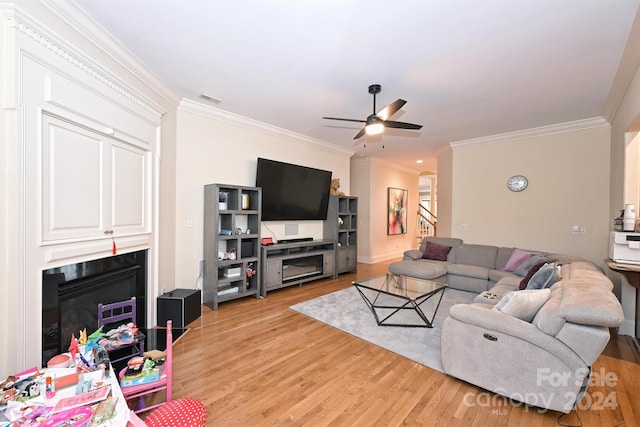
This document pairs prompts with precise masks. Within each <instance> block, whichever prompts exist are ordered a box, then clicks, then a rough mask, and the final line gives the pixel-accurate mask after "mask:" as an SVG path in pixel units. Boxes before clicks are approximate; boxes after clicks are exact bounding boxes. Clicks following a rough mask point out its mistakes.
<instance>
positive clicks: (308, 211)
mask: <svg viewBox="0 0 640 427" xmlns="http://www.w3.org/2000/svg"><path fill="white" fill-rule="evenodd" d="M256 187H262V220H263V221H289V220H325V219H327V206H328V205H329V190H330V187H331V171H325V170H322V169H314V168H310V167H305V166H299V165H293V164H290V163H283V162H278V161H275V160H269V159H263V158H260V157H258V168H257V171H256Z"/></svg>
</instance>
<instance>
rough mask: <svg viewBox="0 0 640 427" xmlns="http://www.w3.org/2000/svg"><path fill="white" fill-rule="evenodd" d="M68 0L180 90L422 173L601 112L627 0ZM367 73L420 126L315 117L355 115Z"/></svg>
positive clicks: (402, 117) (367, 109)
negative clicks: (496, 140)
mask: <svg viewBox="0 0 640 427" xmlns="http://www.w3.org/2000/svg"><path fill="white" fill-rule="evenodd" d="M74 1H75V3H76V4H77V5H78V6H80V7H81V8H82V9H84V10H85V11H86V12H87V13H88V14H89V15H91V16H92V17H93V19H95V20H96V21H97V22H98V23H99V24H100V25H101V26H103V27H104V28H105V29H106V30H107V31H108V32H110V33H111V34H112V35H113V36H114V37H115V38H117V39H118V40H119V41H120V42H121V43H122V44H123V45H124V46H126V47H127V48H128V49H129V50H130V51H131V52H132V53H133V54H134V55H135V56H137V57H138V58H139V59H140V60H141V61H142V62H144V63H145V64H146V66H147V67H149V68H150V69H151V70H152V71H153V72H154V73H155V74H157V76H158V77H159V78H160V79H161V80H163V81H164V82H165V83H166V85H167V86H168V87H170V88H171V89H172V90H173V91H174V92H175V93H176V94H178V95H180V96H182V97H184V98H188V99H192V100H198V96H199V95H200V94H202V93H204V94H206V95H209V96H211V97H214V98H218V99H220V100H222V102H220V103H219V104H211V105H214V106H215V107H216V108H220V109H222V110H226V111H230V112H232V113H235V114H239V115H241V116H245V117H249V118H252V119H255V120H258V121H261V122H265V123H268V124H271V125H274V126H278V127H281V128H284V129H287V130H290V131H294V132H297V133H299V134H302V135H306V136H309V137H312V138H315V139H318V140H321V141H325V142H329V143H332V144H337V145H340V146H343V147H346V148H349V149H353V150H354V151H356V152H357V154H356V155H365V156H374V157H380V158H383V159H385V160H387V161H390V162H393V163H397V164H400V165H403V166H406V167H409V168H411V169H414V170H417V171H424V170H435V161H434V154H435V153H437V152H438V151H439V150H441V149H442V148H443V147H444V146H446V144H447V143H449V142H455V141H460V140H467V139H473V138H479V137H483V136H488V135H495V134H500V133H505V132H511V131H516V130H523V129H530V128H535V127H539V126H546V125H552V124H558V123H564V122H570V121H575V120H581V119H588V118H593V117H600V116H603V115H604V113H605V106H606V104H607V97H608V95H609V92H610V91H611V88H612V84H613V82H614V78H615V76H616V71H617V70H618V67H619V64H620V60H621V57H622V53H623V50H624V47H625V43H626V41H627V39H628V37H629V33H630V29H631V26H632V23H633V19H634V17H635V15H636V10H637V8H638V4H639V1H640V0H484V1H478V0H446V1H445V0H405V1H396V2H391V1H389V0H386V1H380V0H304V1H302V0H242V1H239V0H182V1H178V0H109V1H106V0H74ZM373 83H378V84H381V85H382V92H381V93H380V94H379V95H378V96H377V109H378V110H380V109H381V108H382V107H384V106H385V105H387V104H388V103H390V102H392V101H394V100H395V99H397V98H403V99H405V100H407V104H406V105H405V106H404V107H403V108H402V110H400V111H399V112H398V113H397V114H396V115H394V116H393V117H392V119H393V120H398V121H404V122H410V123H418V124H422V125H423V126H424V127H423V128H422V129H421V130H420V131H406V130H394V129H387V130H386V131H385V134H384V136H383V137H382V139H381V140H380V138H378V140H371V139H370V140H369V141H368V143H367V144H366V147H365V144H363V142H364V140H365V138H364V137H363V138H361V140H359V143H358V144H355V145H354V142H355V141H354V140H353V137H354V136H355V135H356V133H357V132H358V131H359V130H360V127H361V126H360V125H359V124H358V123H348V122H337V121H329V120H323V119H322V117H323V116H334V117H346V118H354V119H366V117H367V116H368V115H369V114H371V113H372V112H373V98H372V96H371V95H370V94H369V93H368V92H367V88H368V86H369V85H370V84H373ZM200 101H201V102H204V101H202V100H200ZM383 146H384V148H383ZM418 159H422V160H424V163H423V164H422V165H419V164H417V163H416V160H418Z"/></svg>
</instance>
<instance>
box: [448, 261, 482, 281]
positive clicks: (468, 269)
mask: <svg viewBox="0 0 640 427" xmlns="http://www.w3.org/2000/svg"><path fill="white" fill-rule="evenodd" d="M447 274H453V275H456V276H465V277H473V278H476V279H484V280H488V279H489V269H488V268H487V267H481V266H478V265H471V264H449V265H448V266H447Z"/></svg>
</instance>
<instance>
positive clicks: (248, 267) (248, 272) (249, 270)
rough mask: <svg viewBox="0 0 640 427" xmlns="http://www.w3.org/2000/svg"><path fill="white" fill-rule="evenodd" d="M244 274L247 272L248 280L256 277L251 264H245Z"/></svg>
mask: <svg viewBox="0 0 640 427" xmlns="http://www.w3.org/2000/svg"><path fill="white" fill-rule="evenodd" d="M246 272H247V279H250V278H252V277H253V276H255V275H256V269H255V267H254V266H253V263H252V262H250V263H249V264H247V269H246Z"/></svg>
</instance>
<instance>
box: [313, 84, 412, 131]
mask: <svg viewBox="0 0 640 427" xmlns="http://www.w3.org/2000/svg"><path fill="white" fill-rule="evenodd" d="M381 90H382V86H380V85H379V84H373V85H370V86H369V93H370V94H372V95H373V114H371V115H370V116H369V117H367V120H358V119H344V118H341V117H323V119H327V120H341V121H344V122H357V123H366V125H365V127H364V128H362V129H361V130H360V132H358V133H357V134H356V136H355V137H354V138H353V139H359V138H361V137H362V136H363V135H365V134H366V135H379V134H381V133H382V132H383V131H384V128H385V127H388V128H396V129H413V130H418V129H421V128H422V125H416V124H413V123H404V122H396V121H392V120H388V119H389V117H391V116H393V115H394V114H395V113H397V112H398V111H399V110H400V109H401V108H402V107H403V106H404V104H406V103H407V101H405V100H404V99H396V100H395V101H393V102H392V103H391V104H389V105H387V106H386V107H384V108H383V109H382V110H380V111H379V112H378V113H376V94H378V93H380V91H381Z"/></svg>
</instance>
